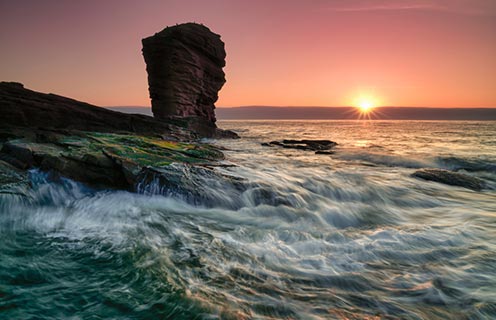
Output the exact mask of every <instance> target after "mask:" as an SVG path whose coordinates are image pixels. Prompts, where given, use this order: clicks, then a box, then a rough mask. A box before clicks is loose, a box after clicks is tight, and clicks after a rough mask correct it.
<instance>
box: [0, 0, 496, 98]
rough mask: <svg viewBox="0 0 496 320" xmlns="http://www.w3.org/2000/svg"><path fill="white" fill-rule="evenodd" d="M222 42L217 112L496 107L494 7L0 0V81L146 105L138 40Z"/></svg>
mask: <svg viewBox="0 0 496 320" xmlns="http://www.w3.org/2000/svg"><path fill="white" fill-rule="evenodd" d="M183 22H198V23H203V24H205V25H206V26H208V27H209V28H210V29H211V30H212V31H213V32H215V33H218V34H220V35H221V37H222V40H223V41H224V42H225V44H226V51H227V62H226V63H227V66H226V67H225V69H224V71H225V72H226V79H227V83H226V84H225V85H224V87H223V88H222V90H221V91H220V93H219V101H218V102H217V104H216V105H217V106H220V107H222V106H226V107H227V106H229V107H232V106H246V105H266V106H269V105H270V106H348V105H356V104H359V103H362V102H363V100H366V101H368V102H370V103H372V104H374V105H377V106H430V107H496V0H366V1H365V0H299V1H296V0H284V1H282V0H281V1H279V0H270V1H267V0H265V1H259V0H250V1H245V0H231V1H228V0H212V1H208V0H197V1H193V0H163V1H158V0H150V1H138V0H115V1H110V0H97V1H95V0H85V1H69V0H68V1H61V0H60V1H59V0H44V1H38V0H17V1H10V0H0V43H1V47H0V80H2V81H18V82H22V83H24V84H25V86H26V87H28V88H31V89H33V90H37V91H42V92H53V93H57V94H60V95H64V96H69V97H71V98H74V99H78V100H83V101H87V102H90V103H93V104H96V105H101V106H149V105H150V100H149V97H148V84H147V78H146V71H145V63H144V61H143V57H142V55H141V39H142V38H145V37H148V36H150V35H153V34H154V33H155V32H158V31H160V30H162V29H163V28H165V27H166V26H169V25H175V24H177V23H183Z"/></svg>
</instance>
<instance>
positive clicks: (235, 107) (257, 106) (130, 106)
mask: <svg viewBox="0 0 496 320" xmlns="http://www.w3.org/2000/svg"><path fill="white" fill-rule="evenodd" d="M100 107H102V108H149V109H151V106H133V105H127V106H100ZM215 108H216V109H238V108H358V107H356V106H311V105H310V106H281V105H276V106H271V105H243V106H216V107H215ZM379 108H421V109H495V108H496V106H492V107H429V106H377V107H374V109H379Z"/></svg>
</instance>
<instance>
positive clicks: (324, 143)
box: [262, 139, 338, 154]
mask: <svg viewBox="0 0 496 320" xmlns="http://www.w3.org/2000/svg"><path fill="white" fill-rule="evenodd" d="M337 145H338V144H337V143H336V142H334V141H331V140H286V139H285V140H282V141H271V142H263V143H262V146H264V147H274V146H277V147H282V148H286V149H299V150H309V151H315V153H316V154H332V152H330V151H328V150H330V149H332V148H334V147H335V146H337Z"/></svg>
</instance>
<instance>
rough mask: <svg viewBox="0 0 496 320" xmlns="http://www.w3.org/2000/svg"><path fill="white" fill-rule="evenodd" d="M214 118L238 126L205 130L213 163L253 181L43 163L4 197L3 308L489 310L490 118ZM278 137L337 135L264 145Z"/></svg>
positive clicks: (148, 313) (310, 315) (375, 314)
mask: <svg viewBox="0 0 496 320" xmlns="http://www.w3.org/2000/svg"><path fill="white" fill-rule="evenodd" d="M219 126H220V127H222V128H225V129H231V130H234V131H236V132H238V133H239V134H240V136H241V139H239V140H218V141H215V140H214V141H208V142H209V143H214V144H217V145H218V146H220V147H222V148H225V149H226V150H225V151H224V153H225V155H226V160H225V161H223V163H222V164H223V165H224V166H222V167H218V168H216V169H215V170H217V171H219V172H221V173H222V174H225V175H226V176H230V177H235V178H236V179H238V181H240V183H242V185H243V186H244V188H243V189H242V192H237V193H234V192H231V190H230V189H229V188H227V187H225V186H224V184H222V183H220V182H219V183H211V181H210V180H205V184H206V186H207V188H205V192H206V193H210V195H212V197H206V198H210V199H217V200H216V201H208V202H202V201H201V200H199V201H191V199H189V198H188V197H186V196H183V195H181V194H174V195H171V194H170V193H166V194H168V195H163V194H161V193H163V192H155V193H154V192H149V191H150V190H152V189H146V188H145V189H146V190H148V192H142V193H141V194H133V193H129V192H124V191H109V190H92V189H90V188H87V187H85V186H83V185H81V184H78V183H75V182H73V181H70V180H64V179H63V180H62V181H58V182H51V181H49V180H48V179H47V177H46V175H45V174H44V173H42V172H39V171H37V170H33V171H32V172H31V174H30V176H31V183H32V185H33V190H32V191H30V193H29V194H28V196H27V197H26V196H19V195H15V194H3V195H0V319H107V318H111V319H217V318H221V319H494V318H496V123H495V122H450V121H445V122H439V121H438V122H429V121H222V122H220V123H219ZM280 139H330V140H333V141H336V142H337V143H338V144H339V145H338V146H337V147H336V148H335V150H334V151H335V152H334V154H332V155H316V154H314V153H313V152H311V151H303V150H294V149H284V148H279V147H264V146H262V145H261V143H262V142H268V141H272V140H280ZM420 168H441V169H448V170H456V171H458V172H461V173H465V174H469V175H471V176H475V177H478V178H480V179H482V180H484V182H485V185H486V188H485V189H484V190H482V191H472V190H469V189H465V188H462V187H455V186H449V185H444V184H440V183H436V182H429V181H424V180H420V179H418V178H414V177H412V176H411V174H412V173H413V172H414V171H415V170H418V169H420ZM145 189H144V190H145ZM158 189H160V188H158ZM238 191H239V190H238Z"/></svg>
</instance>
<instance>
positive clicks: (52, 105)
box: [0, 82, 194, 139]
mask: <svg viewBox="0 0 496 320" xmlns="http://www.w3.org/2000/svg"><path fill="white" fill-rule="evenodd" d="M0 114H1V115H2V116H1V117H0V126H2V127H6V126H16V127H25V128H33V129H35V128H52V129H53V128H55V129H57V130H63V129H65V130H83V131H97V132H132V133H137V134H154V135H168V136H177V137H178V139H185V138H192V137H193V136H194V135H193V134H192V133H191V132H189V131H188V130H184V129H182V128H181V127H179V126H177V125H175V124H173V123H165V122H163V121H158V120H156V119H154V118H152V117H149V116H145V115H137V114H125V113H121V112H117V111H111V110H107V109H104V108H100V107H97V106H94V105H91V104H88V103H84V102H81V101H77V100H73V99H69V98H65V97H62V96H59V95H55V94H45V93H40V92H36V91H32V90H29V89H26V88H24V86H23V85H22V84H20V83H15V82H0Z"/></svg>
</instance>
